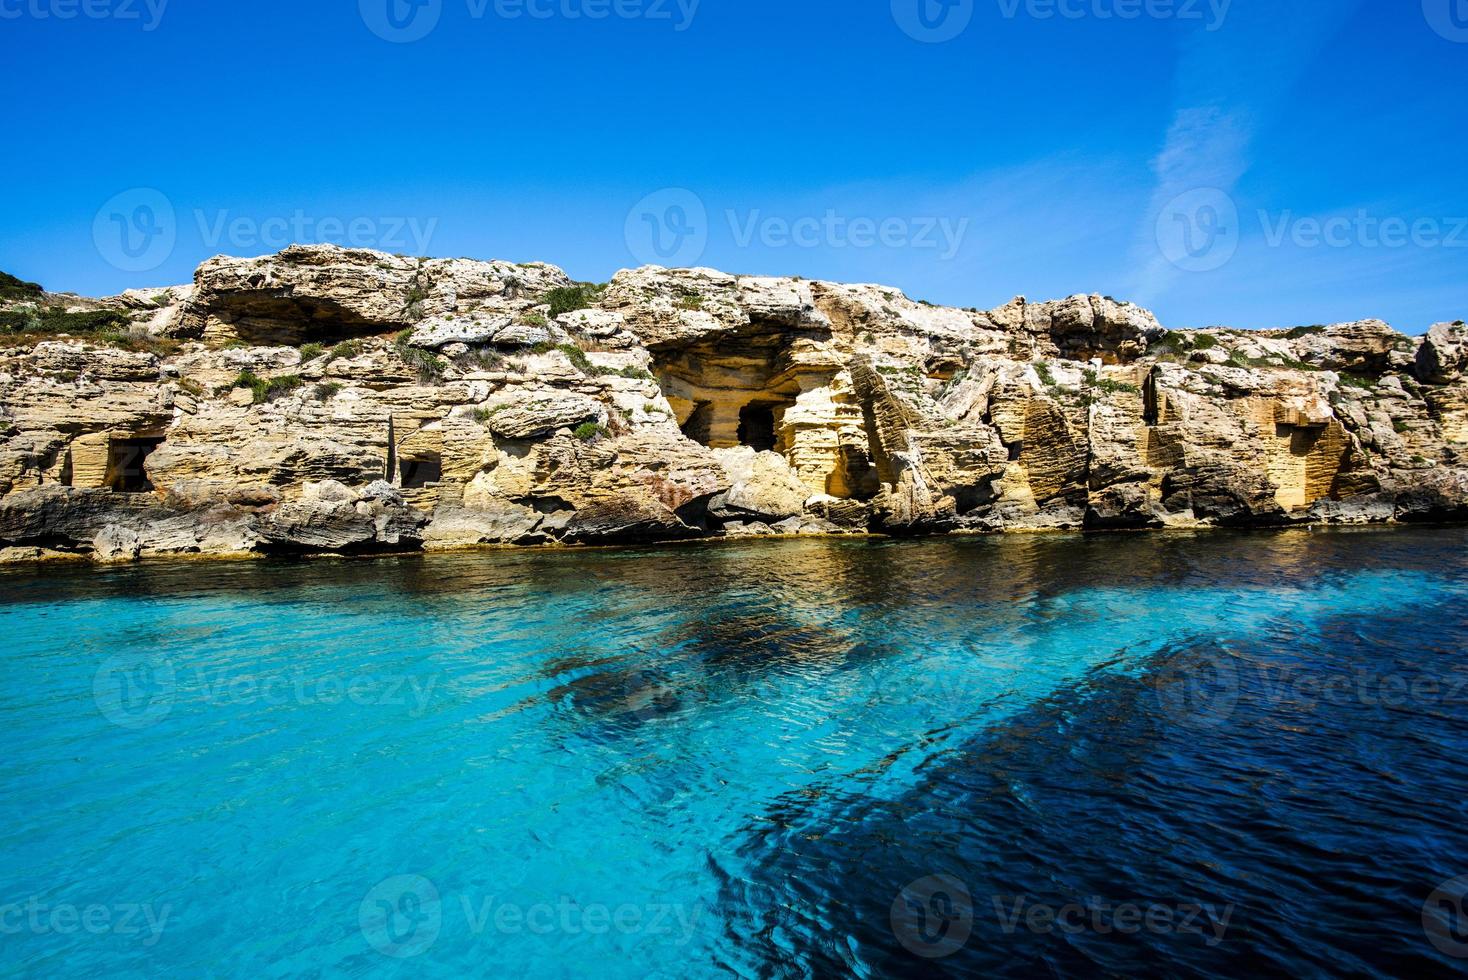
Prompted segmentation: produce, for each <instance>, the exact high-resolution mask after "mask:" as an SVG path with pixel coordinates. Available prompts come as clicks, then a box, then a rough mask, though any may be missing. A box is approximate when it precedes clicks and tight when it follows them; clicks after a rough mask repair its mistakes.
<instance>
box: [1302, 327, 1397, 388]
mask: <svg viewBox="0 0 1468 980" xmlns="http://www.w3.org/2000/svg"><path fill="white" fill-rule="evenodd" d="M1296 332H1297V333H1300V334H1301V335H1300V336H1298V337H1296V338H1294V340H1293V344H1294V349H1295V350H1296V352H1297V353H1298V355H1299V359H1300V360H1301V361H1304V362H1305V363H1307V364H1311V365H1314V366H1316V367H1320V368H1323V369H1324V370H1327V371H1348V372H1351V373H1353V374H1364V375H1371V376H1379V375H1381V374H1384V373H1385V372H1387V371H1388V370H1391V369H1392V368H1393V367H1399V368H1400V367H1406V366H1407V365H1408V364H1410V355H1411V342H1410V341H1409V340H1407V338H1405V337H1403V336H1402V335H1401V334H1399V333H1397V332H1396V331H1395V330H1393V329H1392V328H1391V327H1389V326H1387V325H1386V324H1385V323H1382V322H1381V321H1380V320H1360V321H1357V322H1355V323H1337V324H1334V325H1332V326H1328V327H1323V328H1319V329H1312V328H1306V329H1305V330H1304V331H1296Z"/></svg>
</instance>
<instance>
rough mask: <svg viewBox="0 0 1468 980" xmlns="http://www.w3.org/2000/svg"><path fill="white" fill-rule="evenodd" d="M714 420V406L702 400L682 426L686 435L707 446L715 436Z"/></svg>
mask: <svg viewBox="0 0 1468 980" xmlns="http://www.w3.org/2000/svg"><path fill="white" fill-rule="evenodd" d="M713 421H714V406H713V405H711V404H710V403H708V402H700V403H699V404H698V407H696V408H695V409H694V410H693V414H692V415H690V416H688V421H687V422H684V423H683V425H682V426H681V427H680V428H682V430H683V434H684V435H685V436H687V437H688V438H690V439H692V440H693V441H694V442H696V443H698V444H699V445H701V446H707V445H708V444H709V440H710V439H711V438H712V437H713V436H712V430H713Z"/></svg>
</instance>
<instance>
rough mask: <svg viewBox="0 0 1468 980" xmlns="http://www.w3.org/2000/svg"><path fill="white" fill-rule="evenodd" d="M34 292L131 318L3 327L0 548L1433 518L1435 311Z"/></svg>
mask: <svg viewBox="0 0 1468 980" xmlns="http://www.w3.org/2000/svg"><path fill="white" fill-rule="evenodd" d="M37 302H38V300H37V299H36V298H35V297H30V296H27V297H23V298H22V299H20V300H12V301H10V302H8V303H5V304H0V307H4V308H7V309H8V310H9V311H10V312H11V313H12V314H14V313H16V311H19V312H20V314H26V311H27V310H28V309H29V308H30V307H32V306H34V305H35V304H36V303H37ZM39 302H41V303H51V304H55V305H57V306H58V307H65V308H66V309H79V310H94V311H95V310H103V311H114V312H117V313H118V314H119V315H120V316H121V317H122V318H123V319H124V320H125V321H126V322H130V323H131V326H130V328H129V330H128V331H127V332H126V333H124V334H123V335H121V336H118V335H115V334H113V335H108V336H106V337H103V336H99V335H93V334H83V335H78V336H73V337H67V336H58V335H54V333H53V334H50V335H48V334H45V333H44V332H40V333H38V332H36V331H33V330H29V329H27V328H25V327H24V326H23V324H24V323H25V322H29V321H27V320H26V319H25V315H20V316H11V317H10V319H8V320H7V321H6V322H7V323H8V324H11V325H12V331H11V332H10V333H9V334H8V335H6V338H5V339H6V341H7V344H8V345H9V346H6V347H5V348H3V349H0V549H4V550H3V551H0V555H3V557H6V558H9V559H21V558H30V557H37V556H51V555H65V554H74V555H88V556H92V557H95V558H97V559H100V560H128V559H133V558H137V557H140V556H149V555H165V554H244V553H272V552H273V553H282V552H306V551H330V552H370V551H388V550H405V549H414V548H431V549H438V548H453V547H462V546H471V545H482V544H516V545H520V544H550V543H601V542H616V541H633V540H664V539H678V538H692V537H703V536H718V535H725V536H738V535H752V534H774V533H785V534H801V533H821V534H833V533H850V532H880V533H887V534H912V533H940V532H962V531H975V532H977V531H1002V530H1009V529H1040V528H1147V527H1189V526H1199V525H1226V526H1259V525H1284V524H1290V523H1296V522H1329V523H1337V522H1341V523H1384V522H1391V521H1417V520H1459V519H1463V518H1464V517H1468V465H1465V459H1464V456H1463V453H1464V450H1465V448H1468V378H1465V368H1468V354H1465V351H1468V328H1465V327H1464V325H1463V324H1462V323H1461V322H1459V323H1455V324H1440V325H1438V326H1435V327H1433V328H1432V329H1431V330H1430V331H1429V332H1428V334H1427V336H1426V337H1425V338H1422V339H1421V340H1420V341H1418V340H1412V339H1410V338H1408V337H1406V336H1404V335H1402V334H1399V333H1397V332H1395V331H1393V330H1392V329H1391V328H1390V327H1388V326H1387V325H1385V324H1383V323H1381V322H1379V321H1373V320H1366V321H1361V322H1358V323H1349V324H1337V325H1333V326H1319V327H1302V328H1295V329H1293V330H1278V331H1258V332H1245V331H1231V330H1221V329H1220V330H1208V331H1182V332H1170V331H1167V330H1165V329H1164V328H1163V327H1161V326H1160V325H1159V324H1158V323H1157V321H1156V320H1155V318H1154V317H1153V316H1152V314H1150V313H1149V312H1147V311H1146V310H1143V309H1141V308H1139V307H1136V306H1133V305H1130V304H1127V303H1122V302H1118V301H1116V300H1113V299H1110V298H1109V297H1099V296H1074V297H1071V298H1069V299H1064V300H1059V301H1055V302H1049V303H1029V302H1027V301H1025V300H1024V299H1016V300H1014V301H1012V302H1010V303H1008V304H1006V305H1005V306H1003V307H1000V308H998V309H995V310H992V311H989V312H979V311H973V310H956V309H946V308H941V307H934V306H930V305H927V304H923V303H916V302H913V301H911V300H909V299H908V298H907V297H905V296H903V295H902V294H901V293H899V292H898V291H896V290H894V289H888V288H884V287H880V286H871V285H839V284H835V283H824V282H807V281H802V280H798V279H773V278H758V277H744V276H731V275H726V274H723V273H719V272H715V271H713V270H708V269H691V270H667V269H660V268H657V267H648V268H644V269H638V270H632V271H624V272H622V273H619V274H618V275H617V276H616V277H615V278H614V279H613V280H612V282H611V283H609V284H607V285H606V286H605V287H595V288H591V287H586V286H584V285H581V284H576V283H573V282H572V281H571V280H570V278H569V277H567V276H566V275H565V274H564V273H563V272H561V271H560V270H559V269H556V268H554V267H552V266H548V265H543V264H534V265H512V264H509V263H504V262H473V261H469V260H462V259H456V260H417V259H408V258H402V257H398V256H391V255H384V254H380V253H376V252H368V251H361V250H344V249H340V248H334V247H331V246H297V247H293V248H290V249H287V250H286V251H284V252H282V253H280V254H279V255H275V256H268V257H264V258H257V259H230V258H217V259H213V260H210V261H209V262H206V263H205V264H204V265H203V266H201V267H200V269H199V270H198V273H197V275H196V277H195V281H194V283H193V284H192V285H191V286H180V287H174V288H171V289H168V290H153V291H148V290H142V291H135V292H131V293H128V294H125V295H124V296H121V297H114V298H111V299H107V300H84V299H82V298H80V297H70V296H60V295H54V294H46V297H45V298H44V299H42V300H40V301H39ZM28 304H29V305H28ZM14 324H22V326H19V327H16V326H14Z"/></svg>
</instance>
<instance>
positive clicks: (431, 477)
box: [398, 453, 443, 490]
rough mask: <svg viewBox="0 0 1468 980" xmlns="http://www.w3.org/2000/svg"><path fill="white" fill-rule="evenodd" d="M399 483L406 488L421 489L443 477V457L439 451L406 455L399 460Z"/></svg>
mask: <svg viewBox="0 0 1468 980" xmlns="http://www.w3.org/2000/svg"><path fill="white" fill-rule="evenodd" d="M398 468H399V477H400V480H399V483H398V485H399V486H400V487H402V488H403V489H404V490H421V489H422V488H424V487H426V486H428V485H429V484H431V483H438V482H440V481H441V480H442V479H443V457H442V456H441V455H440V454H438V453H420V454H418V455H415V456H404V457H402V458H401V459H400V460H399V461H398Z"/></svg>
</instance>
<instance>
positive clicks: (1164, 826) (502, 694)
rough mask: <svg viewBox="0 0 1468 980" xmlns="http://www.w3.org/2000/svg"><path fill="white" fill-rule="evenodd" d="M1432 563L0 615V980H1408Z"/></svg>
mask: <svg viewBox="0 0 1468 980" xmlns="http://www.w3.org/2000/svg"><path fill="white" fill-rule="evenodd" d="M1465 544H1468V531H1465V530H1444V529H1419V530H1401V531H1363V532H1347V531H1340V532H1331V533H1325V534H1312V533H1308V532H1303V531H1298V532H1284V533H1277V534H1259V535H1238V534H1225V533H1201V534H1180V535H1150V536H1149V535H1135V536H1133V535H1111V536H1099V537H1085V536H1044V537H1041V536H1035V537H1005V538H984V539H964V540H936V541H923V542H881V541H847V542H841V541H795V542H751V543H748V544H736V545H725V546H719V547H707V546H690V547H674V548H659V549H627V550H605V551H581V552H523V553H508V552H507V553H484V554H475V555H462V556H437V557H421V556H419V557H406V558H401V559H387V560H379V561H373V562H349V561H314V562H302V563H279V562H259V563H244V564H184V565H173V564H162V565H142V566H135V567H128V568H120V569H114V570H105V571H99V570H95V569H74V568H64V569H47V570H45V571H44V572H40V571H35V570H24V569H8V570H4V571H0V590H3V597H0V635H3V636H4V637H5V638H6V639H5V649H6V653H5V665H6V668H7V670H8V675H7V678H6V680H7V683H6V684H4V685H3V686H0V725H3V727H4V730H5V731H6V732H8V733H9V735H10V743H9V747H8V751H7V752H5V753H3V754H0V968H3V970H4V972H7V973H14V974H19V975H36V976H40V975H66V976H101V975H106V976H158V975H185V976H192V975H242V976H260V975H265V976H278V975H296V974H303V975H308V976H328V975H333V976H334V975H349V976H377V975H397V974H403V975H415V976H416V975H423V974H429V975H442V976H459V975H464V974H476V975H477V974H493V975H512V976H515V975H518V976H526V977H538V976H585V975H596V976H628V977H646V976H667V977H674V976H676V977H684V976H701V975H722V976H730V975H739V976H751V977H812V976H819V977H824V976H843V975H854V976H862V977H875V976H907V975H912V976H917V975H924V976H927V975H932V974H935V973H936V974H938V975H953V976H990V975H1009V976H1023V977H1029V976H1035V975H1055V976H1077V977H1089V976H1096V975H1127V976H1133V975H1168V976H1200V977H1201V976H1211V975H1215V974H1219V973H1225V974H1228V975H1233V974H1236V973H1245V974H1247V973H1263V974H1268V975H1283V974H1290V975H1315V974H1322V973H1323V974H1331V975H1334V974H1347V975H1368V976H1401V975H1408V974H1412V975H1421V974H1429V975H1436V974H1442V975H1447V974H1449V973H1452V972H1454V971H1455V970H1460V969H1461V968H1462V967H1463V966H1464V965H1465V964H1468V930H1465V929H1464V924H1465V923H1468V919H1461V920H1460V918H1459V917H1458V913H1459V912H1461V911H1463V905H1462V901H1461V899H1462V892H1463V891H1464V890H1468V879H1465V880H1464V882H1461V883H1458V884H1456V885H1454V884H1452V882H1453V879H1456V878H1458V877H1459V876H1463V875H1468V829H1465V828H1468V822H1465V816H1468V814H1465V808H1468V804H1465V800H1468V774H1465V772H1464V769H1463V766H1462V764H1461V759H1462V757H1463V753H1464V749H1465V748H1468V664H1465V663H1464V662H1463V661H1464V656H1463V653H1464V649H1465V639H1468V605H1465V599H1468V557H1465V556H1468V552H1465ZM1445 883H1447V884H1446V885H1445ZM1440 886H1444V887H1443V888H1440ZM1435 889H1438V891H1436V892H1435V891H1434V890H1435ZM1424 908H1425V909H1426V911H1424ZM1460 957H1465V958H1460Z"/></svg>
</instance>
